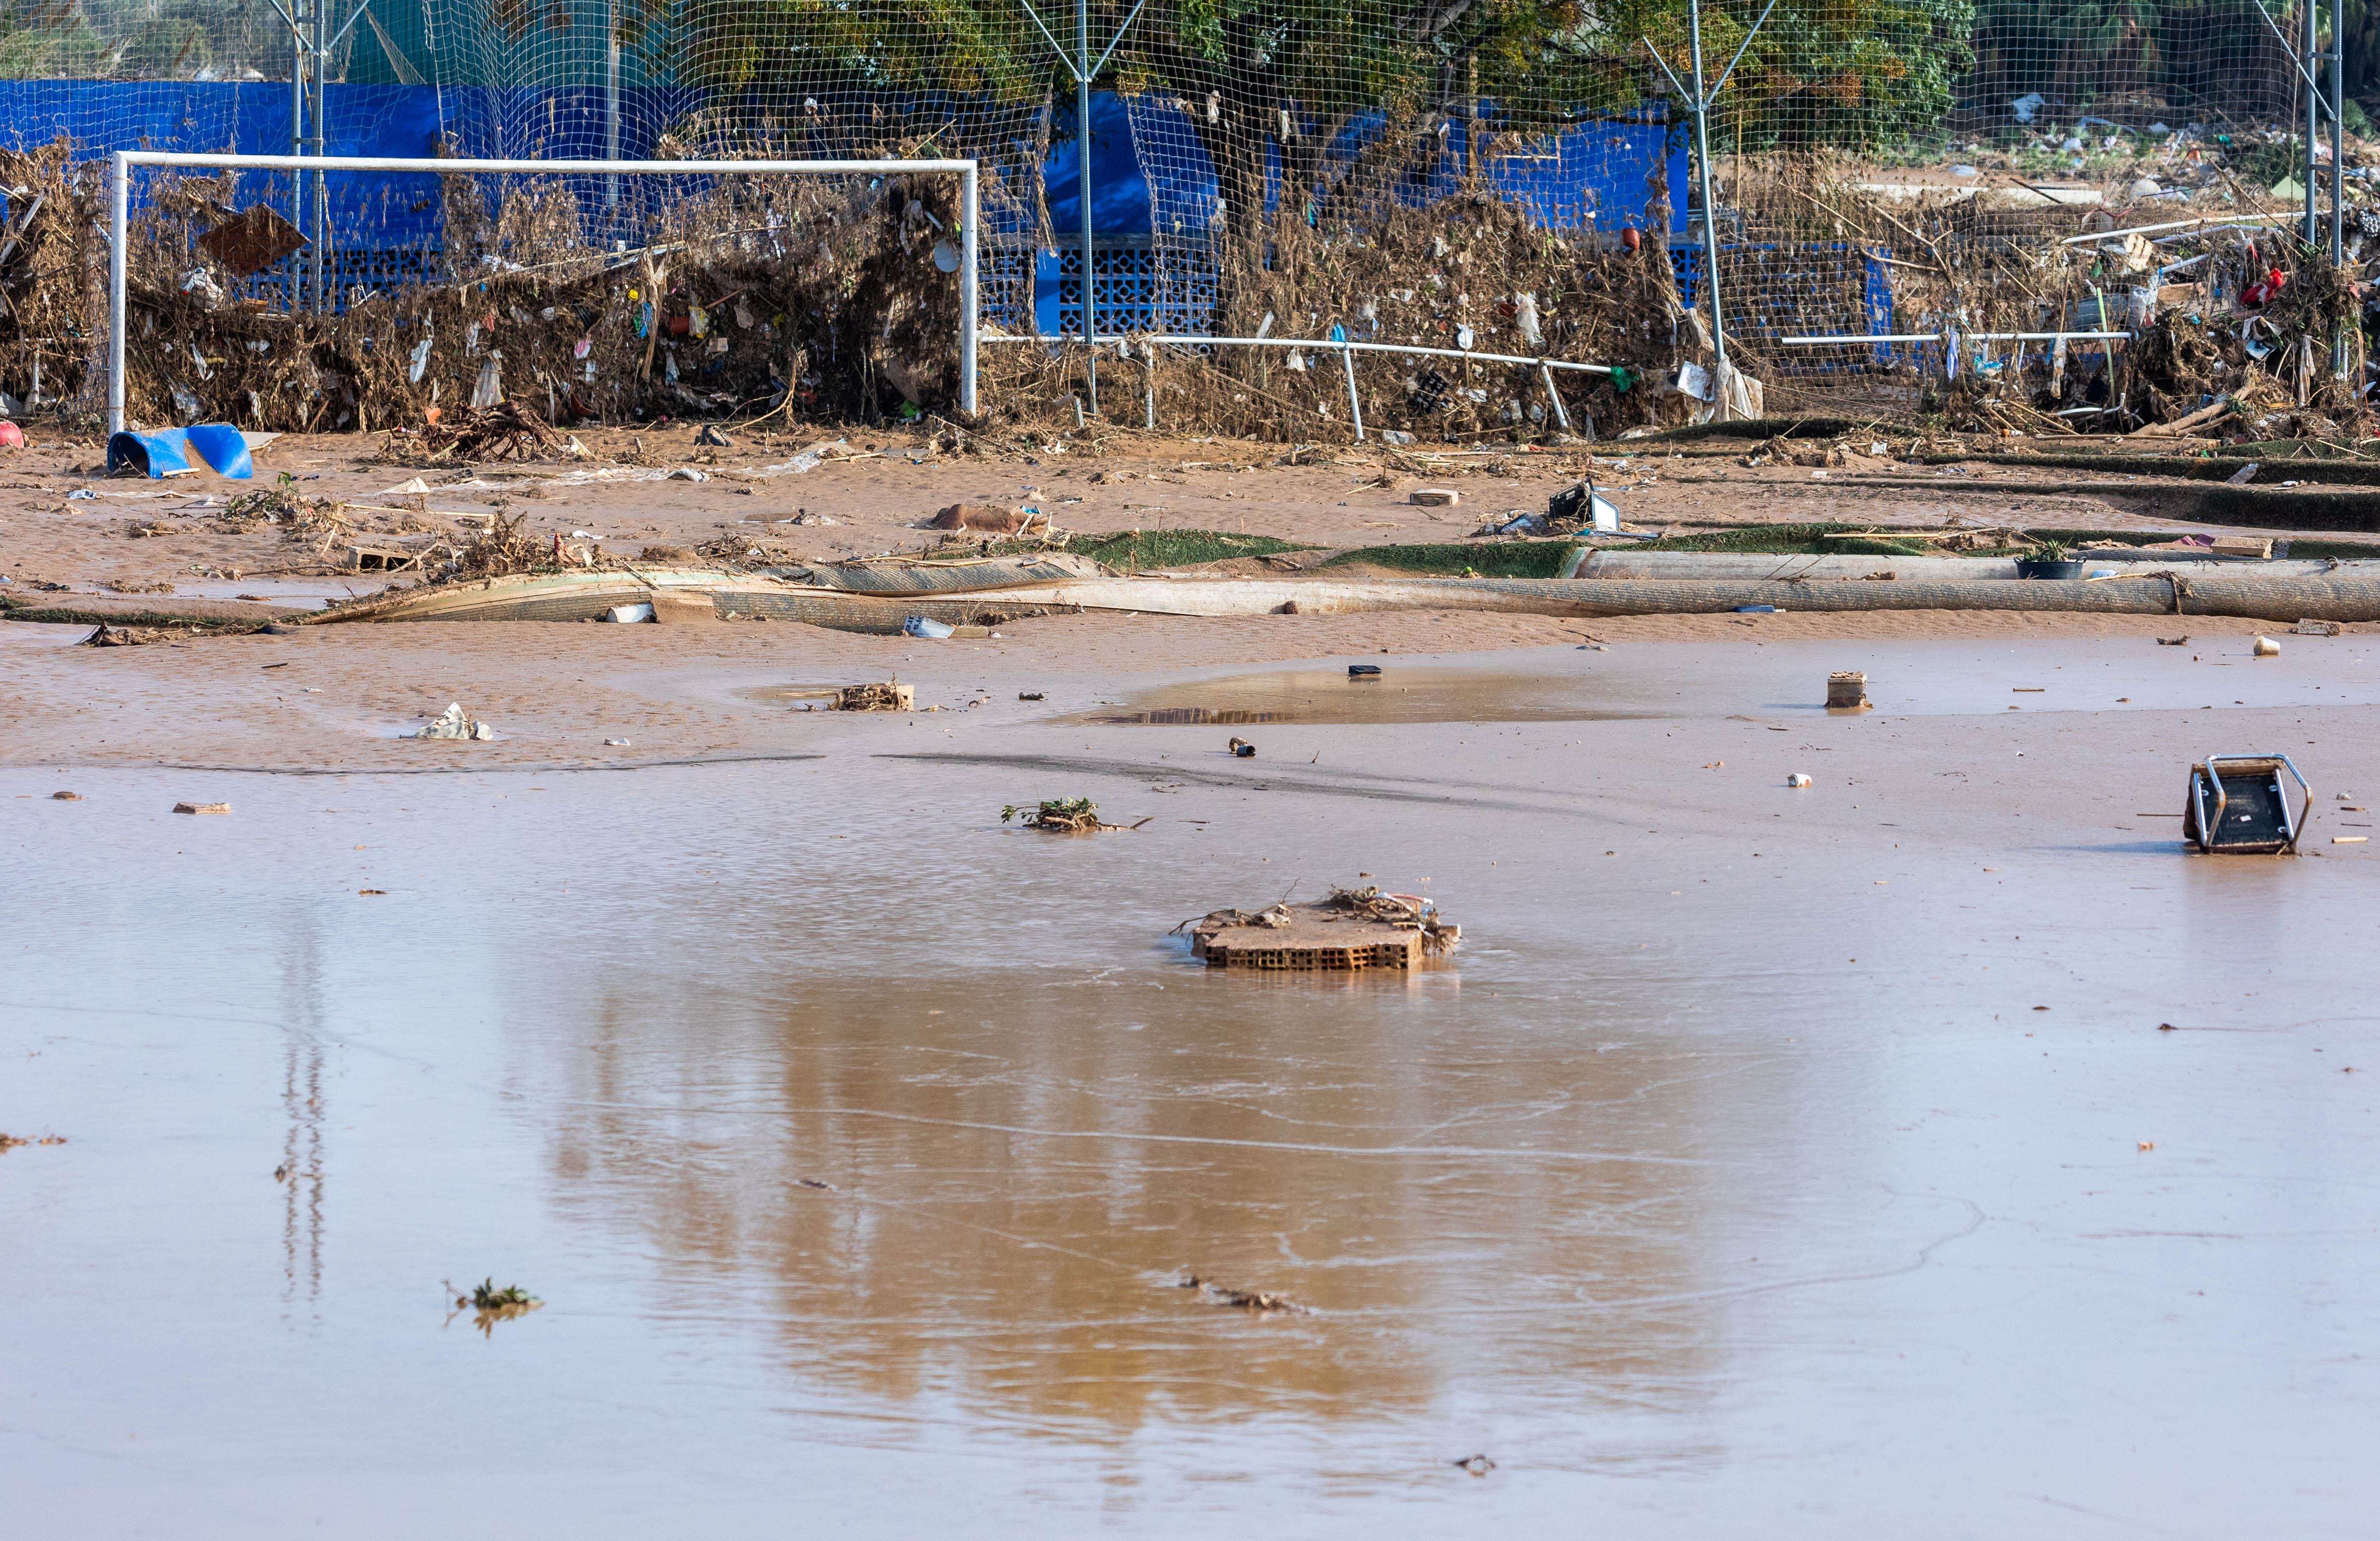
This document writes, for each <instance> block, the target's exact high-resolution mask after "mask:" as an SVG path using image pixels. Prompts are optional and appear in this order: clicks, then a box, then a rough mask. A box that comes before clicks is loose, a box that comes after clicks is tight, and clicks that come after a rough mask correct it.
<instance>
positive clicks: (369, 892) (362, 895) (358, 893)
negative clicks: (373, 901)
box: [356, 888, 388, 899]
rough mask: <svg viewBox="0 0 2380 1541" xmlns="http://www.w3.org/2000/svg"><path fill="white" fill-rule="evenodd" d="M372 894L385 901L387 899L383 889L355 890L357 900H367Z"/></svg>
mask: <svg viewBox="0 0 2380 1541" xmlns="http://www.w3.org/2000/svg"><path fill="white" fill-rule="evenodd" d="M374 894H377V895H379V896H380V897H381V898H383V899H385V898H387V897H388V890H386V889H384V888H359V889H358V890H356V896H357V897H358V898H359V899H361V898H369V897H370V896H372V895H374Z"/></svg>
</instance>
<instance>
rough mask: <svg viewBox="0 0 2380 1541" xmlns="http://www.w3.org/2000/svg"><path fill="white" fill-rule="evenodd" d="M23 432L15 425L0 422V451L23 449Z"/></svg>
mask: <svg viewBox="0 0 2380 1541" xmlns="http://www.w3.org/2000/svg"><path fill="white" fill-rule="evenodd" d="M24 447H25V431H24V430H23V429H21V428H18V426H17V425H16V424H15V423H12V422H8V421H6V420H0V449H23V448H24Z"/></svg>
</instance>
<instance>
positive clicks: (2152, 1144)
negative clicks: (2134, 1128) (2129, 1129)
mask: <svg viewBox="0 0 2380 1541" xmlns="http://www.w3.org/2000/svg"><path fill="white" fill-rule="evenodd" d="M2132 1143H2133V1144H2135V1145H2137V1146H2139V1147H2141V1148H2142V1149H2143V1150H2155V1148H2156V1141H2155V1140H2135V1141H2133V1142H2132Z"/></svg>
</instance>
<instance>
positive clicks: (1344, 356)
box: [1339, 343, 1364, 444]
mask: <svg viewBox="0 0 2380 1541" xmlns="http://www.w3.org/2000/svg"><path fill="white" fill-rule="evenodd" d="M1339 362H1341V363H1342V364H1344V365H1346V366H1347V413H1348V415H1349V416H1350V417H1352V418H1354V419H1355V442H1356V443H1359V444H1360V443H1363V442H1364V404H1363V403H1362V402H1360V401H1358V400H1356V399H1355V355H1354V351H1353V350H1352V349H1350V348H1349V347H1348V346H1347V345H1346V344H1344V343H1342V344H1340V345H1339Z"/></svg>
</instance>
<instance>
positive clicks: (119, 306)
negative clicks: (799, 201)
mask: <svg viewBox="0 0 2380 1541" xmlns="http://www.w3.org/2000/svg"><path fill="white" fill-rule="evenodd" d="M108 161H109V166H108V197H107V206H108V207H107V237H108V238H107V431H108V432H110V433H120V432H122V431H124V403H125V375H124V341H125V331H126V320H127V310H128V305H127V294H126V288H127V256H128V242H129V240H130V238H131V224H132V168H133V167H134V166H137V165H138V166H204V167H209V168H212V169H222V170H234V171H287V172H308V171H312V172H328V171H395V172H420V173H423V174H426V175H429V176H454V175H455V174H457V173H464V174H474V173H492V174H504V175H518V176H773V175H795V176H919V175H923V176H957V177H958V178H959V179H960V187H961V191H960V198H959V242H960V249H959V410H960V411H961V412H964V413H966V414H968V415H969V416H973V415H974V413H975V411H976V336H977V309H978V308H979V298H980V296H979V292H978V289H977V279H978V272H977V232H976V226H977V224H978V217H977V216H978V212H979V211H978V203H979V199H980V173H979V171H978V169H977V163H976V162H974V161H901V160H876V161H507V160H442V159H435V158H426V157H390V156H379V155H234V154H220V155H213V154H200V153H186V152H180V151H167V150H118V151H115V152H113V153H111V154H110V155H109V157H108Z"/></svg>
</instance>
